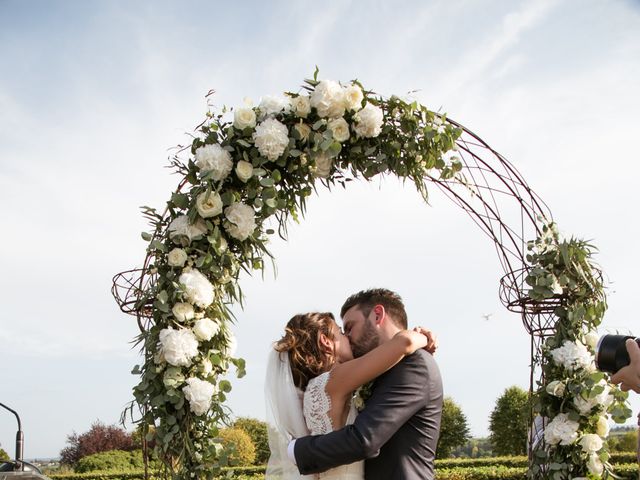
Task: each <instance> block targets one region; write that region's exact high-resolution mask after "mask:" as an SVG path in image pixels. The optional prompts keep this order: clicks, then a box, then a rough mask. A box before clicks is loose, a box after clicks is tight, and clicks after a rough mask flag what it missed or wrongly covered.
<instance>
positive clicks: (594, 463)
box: [587, 453, 604, 476]
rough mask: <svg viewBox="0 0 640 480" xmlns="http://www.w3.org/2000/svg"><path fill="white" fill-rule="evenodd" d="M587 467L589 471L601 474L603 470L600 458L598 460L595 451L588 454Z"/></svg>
mask: <svg viewBox="0 0 640 480" xmlns="http://www.w3.org/2000/svg"><path fill="white" fill-rule="evenodd" d="M587 468H588V469H589V473H591V474H593V475H597V476H599V475H602V472H603V471H604V465H603V464H602V460H600V457H599V456H598V455H597V454H595V453H593V454H591V455H589V459H588V460H587Z"/></svg>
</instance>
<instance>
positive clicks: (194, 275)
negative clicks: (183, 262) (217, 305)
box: [178, 268, 213, 308]
mask: <svg viewBox="0 0 640 480" xmlns="http://www.w3.org/2000/svg"><path fill="white" fill-rule="evenodd" d="M178 282H179V283H180V284H181V285H182V287H183V288H184V294H185V296H186V298H187V300H188V301H189V302H190V303H192V304H194V305H197V306H198V307H200V308H207V307H208V306H209V305H211V304H212V303H213V285H211V282H209V280H207V277H205V276H204V275H203V274H202V273H200V272H199V271H198V270H196V269H195V268H193V269H189V270H186V269H185V270H183V272H182V275H180V278H178Z"/></svg>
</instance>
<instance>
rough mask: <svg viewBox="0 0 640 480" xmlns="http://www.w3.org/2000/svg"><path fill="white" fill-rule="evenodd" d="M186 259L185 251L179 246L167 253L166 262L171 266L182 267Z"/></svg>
mask: <svg viewBox="0 0 640 480" xmlns="http://www.w3.org/2000/svg"><path fill="white" fill-rule="evenodd" d="M186 261H187V252H185V251H184V250H183V249H181V248H174V249H173V250H171V251H170V252H169V255H167V263H168V264H169V265H170V266H172V267H183V266H184V264H185V263H186Z"/></svg>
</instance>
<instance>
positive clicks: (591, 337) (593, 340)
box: [584, 330, 600, 350]
mask: <svg viewBox="0 0 640 480" xmlns="http://www.w3.org/2000/svg"><path fill="white" fill-rule="evenodd" d="M599 338H600V337H599V336H598V334H597V333H596V332H594V331H593V330H592V331H590V332H589V333H587V334H586V335H585V336H584V343H585V344H587V345H588V346H589V347H591V349H592V350H595V349H596V346H597V345H598V339H599Z"/></svg>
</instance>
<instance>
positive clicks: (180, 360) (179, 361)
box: [159, 327, 198, 367]
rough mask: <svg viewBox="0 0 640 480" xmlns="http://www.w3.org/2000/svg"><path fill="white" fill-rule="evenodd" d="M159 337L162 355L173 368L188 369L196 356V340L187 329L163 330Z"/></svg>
mask: <svg viewBox="0 0 640 480" xmlns="http://www.w3.org/2000/svg"><path fill="white" fill-rule="evenodd" d="M159 337H160V345H161V348H162V355H163V357H164V359H165V360H166V361H167V363H169V364H171V365H173V366H174V367H188V366H190V365H191V360H192V359H193V358H194V357H195V356H196V355H198V339H197V338H196V336H195V335H194V334H193V332H192V331H191V330H189V329H186V328H181V329H179V330H174V329H173V328H171V327H169V328H165V329H163V330H161V331H160V335H159Z"/></svg>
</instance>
